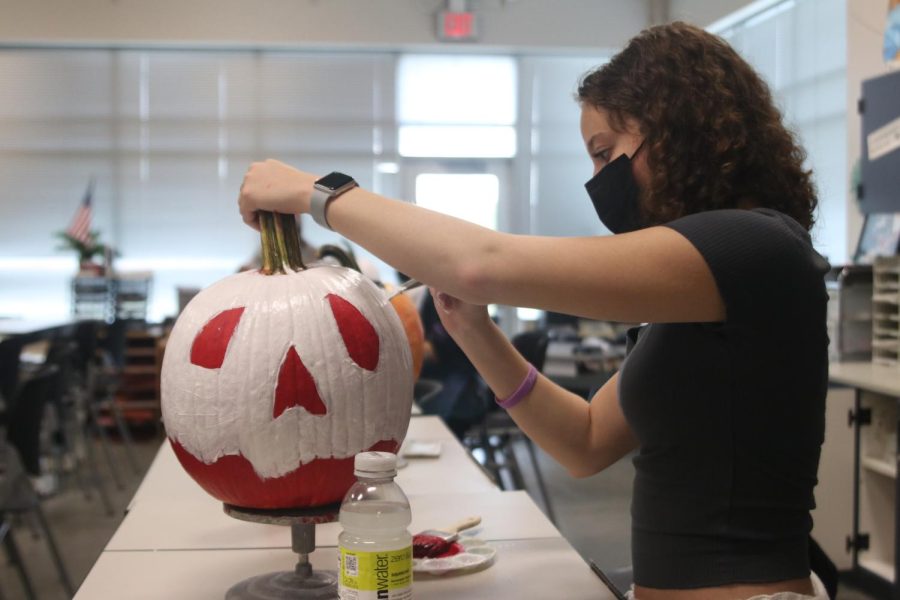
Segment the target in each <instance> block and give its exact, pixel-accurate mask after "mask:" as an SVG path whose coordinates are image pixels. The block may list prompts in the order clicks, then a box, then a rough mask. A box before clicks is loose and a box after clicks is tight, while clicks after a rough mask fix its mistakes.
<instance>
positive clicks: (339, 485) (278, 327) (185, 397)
mask: <svg viewBox="0 0 900 600" xmlns="http://www.w3.org/2000/svg"><path fill="white" fill-rule="evenodd" d="M412 390H413V376H412V361H411V357H410V350H409V344H408V342H407V339H406V336H405V333H404V329H403V325H402V324H401V322H400V319H399V318H398V316H397V314H396V311H395V310H394V309H393V308H392V307H391V305H390V304H389V303H388V302H387V300H386V299H385V295H384V293H383V292H382V291H381V290H379V289H378V288H377V287H376V286H375V285H374V284H372V283H371V282H370V281H369V280H368V279H367V278H366V277H364V276H362V275H360V274H359V273H357V272H356V271H352V270H350V269H345V268H343V267H332V266H317V267H313V268H309V269H306V270H303V271H299V272H291V273H288V274H279V275H263V274H261V273H259V272H256V271H248V272H244V273H240V274H237V275H232V276H230V277H227V278H225V279H223V280H221V281H219V282H217V283H215V284H213V285H212V286H210V287H209V288H207V289H205V290H203V291H202V292H201V293H199V294H198V295H197V296H196V297H195V298H194V299H193V300H192V301H191V302H190V303H189V304H188V305H187V306H186V307H185V309H184V311H183V312H182V314H181V315H180V317H179V318H178V320H177V322H176V324H175V327H174V328H173V330H172V333H171V335H170V337H169V340H168V343H167V345H166V353H165V358H164V360H163V370H162V411H163V420H164V423H165V427H166V432H167V435H168V436H169V438H170V440H171V442H172V445H173V447H174V448H175V451H176V454H177V455H178V458H179V460H181V462H182V464H183V465H184V467H185V469H186V470H187V471H188V473H189V474H190V475H191V476H192V477H194V479H195V480H197V482H198V483H199V484H200V485H201V486H203V487H204V488H205V489H206V490H207V491H208V492H209V493H210V494H212V495H213V496H215V497H217V498H219V499H220V500H222V501H224V502H227V503H229V504H236V505H239V506H250V507H256V508H282V507H296V506H317V505H323V504H329V503H332V502H338V501H340V500H341V498H342V497H343V494H344V492H346V490H347V489H348V488H349V487H350V485H351V484H352V483H353V457H354V456H355V455H356V454H357V453H358V452H361V451H364V450H369V449H379V450H388V451H393V452H396V451H397V449H398V448H399V445H400V443H401V442H402V441H403V438H404V436H405V435H406V429H407V427H408V425H409V416H410V408H411V404H412V395H413V392H412Z"/></svg>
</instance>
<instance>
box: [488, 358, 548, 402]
mask: <svg viewBox="0 0 900 600" xmlns="http://www.w3.org/2000/svg"><path fill="white" fill-rule="evenodd" d="M537 374H538V373H537V369H535V368H534V365H532V364H531V363H529V364H528V374H527V375H525V379H523V380H522V383H520V384H519V387H517V388H516V391H514V392H513V393H512V394H511V395H510V396H509V397H508V398H504V399H503V400H501V399H500V398H496V400H497V404H499V405H500V406H501V407H503V408H505V409H506V410H509V409H510V408H512V407H513V406H515V405H516V404H518V403H519V402H521V401H522V400H524V399H525V396H527V395H528V394H529V393H530V392H531V390H532V389H533V388H534V382H535V381H537Z"/></svg>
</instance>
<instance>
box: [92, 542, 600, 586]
mask: <svg viewBox="0 0 900 600" xmlns="http://www.w3.org/2000/svg"><path fill="white" fill-rule="evenodd" d="M492 545H493V546H494V547H495V548H496V549H497V556H496V558H495V561H494V564H492V565H491V566H490V567H488V568H487V569H484V570H482V571H479V572H477V573H469V574H465V575H459V576H444V577H434V576H423V575H418V574H416V575H415V576H414V578H413V596H414V598H416V600H420V599H429V600H442V599H446V600H451V599H452V600H459V599H461V598H465V599H466V600H479V599H485V600H497V599H506V598H516V599H530V598H534V599H536V600H537V599H540V600H548V599H557V598H560V599H561V598H565V599H566V600H582V599H583V600H587V599H591V600H598V599H599V600H604V599H608V598H612V595H611V594H610V593H609V592H608V591H607V589H606V587H605V586H604V585H603V584H602V583H601V582H600V580H599V579H598V578H597V577H596V576H595V575H594V574H593V573H592V572H591V570H590V568H589V567H588V566H587V565H586V564H585V563H584V561H582V560H581V557H580V556H578V554H577V553H576V552H575V550H573V549H572V547H571V546H570V545H569V544H568V543H567V542H566V541H565V540H564V539H562V538H555V539H543V540H519V541H510V542H496V543H494V544H492ZM310 560H311V562H312V564H313V568H314V569H335V568H336V566H337V560H338V558H337V549H336V548H322V549H319V550H316V551H315V552H313V553H312V554H311V555H310ZM295 563H296V555H295V554H293V553H291V552H290V551H289V550H286V549H275V550H273V549H257V550H196V551H193V550H186V551H180V552H149V551H137V552H103V554H102V555H101V556H100V558H99V559H98V561H97V563H96V564H95V565H94V568H93V569H91V572H90V574H88V577H87V579H86V580H85V581H84V583H83V584H82V586H81V588H80V589H79V590H78V593H77V594H76V596H75V598H76V600H107V599H109V600H113V599H115V600H120V599H122V598H128V600H161V599H167V600H222V599H223V598H224V597H225V592H226V591H227V590H228V588H230V587H231V586H232V585H234V584H235V583H237V582H239V581H242V580H244V579H246V578H248V577H252V576H254V575H261V574H264V573H269V572H272V571H281V570H283V571H287V570H290V569H292V568H293V567H294V564H295Z"/></svg>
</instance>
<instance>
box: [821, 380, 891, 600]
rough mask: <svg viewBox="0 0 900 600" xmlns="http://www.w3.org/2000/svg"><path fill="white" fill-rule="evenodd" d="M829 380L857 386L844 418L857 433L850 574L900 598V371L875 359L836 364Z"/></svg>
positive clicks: (878, 593) (876, 592)
mask: <svg viewBox="0 0 900 600" xmlns="http://www.w3.org/2000/svg"><path fill="white" fill-rule="evenodd" d="M829 379H830V383H831V384H832V385H834V384H841V385H845V386H849V387H850V388H852V390H853V396H854V401H853V409H852V410H851V411H850V413H849V415H848V417H849V418H848V419H847V420H845V421H844V422H845V423H846V424H847V425H850V426H852V430H853V436H854V444H853V447H854V452H853V457H854V458H853V462H854V467H853V478H854V479H853V485H852V489H853V513H852V514H853V528H852V530H851V532H850V534H849V535H848V536H847V538H846V549H847V552H850V553H851V556H852V566H851V569H850V571H849V572H847V573H846V578H847V581H848V582H850V583H852V584H853V585H855V586H857V587H859V588H861V589H863V590H865V591H867V592H868V593H870V594H871V595H873V596H875V597H876V598H894V599H900V581H898V580H897V561H898V559H900V553H898V550H897V548H898V542H900V535H898V530H897V528H898V525H900V518H898V515H900V504H898V501H900V494H898V489H900V488H898V482H900V479H898V477H897V472H898V469H897V467H898V465H900V455H898V444H897V431H898V415H900V370H898V369H897V367H896V365H890V366H886V365H881V364H876V363H874V362H845V363H831V364H830V365H829ZM817 495H818V494H817Z"/></svg>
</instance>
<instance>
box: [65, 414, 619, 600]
mask: <svg viewBox="0 0 900 600" xmlns="http://www.w3.org/2000/svg"><path fill="white" fill-rule="evenodd" d="M407 439H416V440H422V441H440V442H441V448H442V450H441V456H440V457H439V458H433V459H426V458H409V459H407V460H408V461H409V464H408V466H406V467H404V468H402V469H400V471H399V473H398V475H397V481H398V483H399V484H400V486H401V487H402V488H403V489H404V490H405V491H406V492H407V495H408V496H409V499H410V505H411V508H412V515H413V521H412V524H411V525H410V531H412V532H416V531H421V530H423V529H428V528H433V527H440V526H442V525H448V524H450V523H452V522H454V521H456V520H458V519H460V518H462V517H466V516H469V515H480V516H481V517H482V524H481V525H480V526H479V527H478V528H476V529H475V530H474V532H473V533H475V534H477V535H478V537H480V538H481V539H484V540H486V541H488V542H490V543H491V545H492V546H494V547H495V548H497V552H498V553H497V558H496V561H495V563H494V564H493V565H491V566H490V567H489V568H487V569H486V570H484V571H481V572H478V573H472V574H467V575H464V576H457V577H453V576H449V577H447V576H445V577H439V578H437V577H429V576H421V577H418V578H416V581H415V583H414V593H415V595H416V597H417V598H419V597H421V598H437V599H440V598H447V599H449V598H454V599H455V598H475V599H478V598H491V599H493V598H508V597H516V598H567V599H568V598H572V599H579V598H611V595H610V594H609V593H608V592H607V590H606V588H605V586H603V584H602V583H601V582H600V580H599V579H597V578H596V576H594V574H593V573H592V572H591V570H590V568H589V567H588V566H587V564H586V563H585V562H584V561H583V560H582V559H581V557H580V556H579V555H578V554H577V553H576V552H575V550H574V549H573V548H572V547H571V546H570V545H569V543H568V542H566V541H565V540H564V539H563V538H562V536H561V535H560V533H559V531H558V530H557V529H556V528H555V527H554V526H553V524H552V523H551V522H550V521H549V520H548V519H547V518H546V517H545V516H544V515H543V513H541V511H540V510H539V509H538V507H537V505H535V503H534V502H533V501H532V500H531V498H530V497H529V496H528V495H527V494H526V493H525V492H502V491H500V490H499V489H498V488H497V487H496V486H494V484H493V483H492V482H491V481H490V479H488V477H487V476H486V475H485V474H484V471H482V470H481V468H480V467H479V466H478V465H477V464H476V463H475V462H474V460H473V459H472V458H471V457H470V455H469V454H468V453H467V452H466V450H465V449H464V448H463V447H462V445H461V444H460V443H459V442H458V441H457V440H456V438H455V437H454V436H453V434H452V433H451V432H450V430H449V429H447V427H446V426H445V425H444V423H443V422H442V421H441V420H440V419H439V418H438V417H433V416H421V417H415V418H413V419H412V420H411V421H410V426H409V431H408V434H407ZM339 533H340V525H339V524H338V523H327V524H323V525H318V526H316V541H317V550H316V551H315V552H313V553H312V554H311V555H310V559H311V561H312V563H313V565H314V567H315V568H328V569H333V568H334V565H336V564H337V536H338V534H339ZM290 544H291V536H290V530H289V528H287V527H280V526H275V525H260V524H255V523H248V522H245V521H238V520H235V519H232V518H231V517H228V516H227V515H225V514H224V513H223V511H222V504H221V503H220V502H218V501H216V500H215V499H214V498H212V497H210V496H208V495H207V494H206V492H204V491H203V490H202V489H201V488H200V487H199V486H198V485H197V484H196V483H194V481H193V480H191V479H190V477H189V476H188V475H187V473H185V472H184V470H183V469H182V468H181V465H180V464H178V461H177V459H176V458H175V454H174V452H172V450H171V448H170V446H169V444H168V442H165V443H163V445H162V446H161V447H160V450H159V452H158V453H157V456H156V458H155V459H154V461H153V464H152V465H151V467H150V469H149V471H148V472H147V475H146V477H145V478H144V480H143V482H142V483H141V485H140V487H139V488H138V490H137V492H136V493H135V495H134V498H132V501H131V503H130V504H129V508H128V514H127V515H126V517H125V519H124V520H123V522H122V524H121V525H120V526H119V529H118V530H117V531H116V533H115V534H114V535H113V537H112V539H111V540H110V541H109V543H108V545H107V547H106V548H105V549H104V551H103V553H102V554H101V556H100V558H99V559H98V560H97V562H96V564H95V565H94V567H93V568H92V569H91V572H90V573H89V574H88V577H87V579H86V580H85V581H84V583H83V584H82V586H81V589H80V590H79V592H78V594H77V596H76V598H77V599H79V600H95V599H96V600H100V599H106V598H110V599H113V598H115V599H116V600H118V598H122V597H123V590H128V598H129V600H131V599H134V600H140V599H143V598H147V599H150V598H153V599H157V598H178V599H181V598H190V599H191V600H194V599H205V598H210V599H216V600H220V599H221V598H223V597H224V594H225V591H226V590H227V589H228V588H230V587H231V586H232V585H233V584H235V583H237V582H238V581H241V580H243V579H246V578H248V577H251V576H253V575H260V574H263V573H267V572H271V571H276V570H287V569H291V568H293V565H294V563H295V560H296V555H295V554H293V553H292V552H291V550H290Z"/></svg>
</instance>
